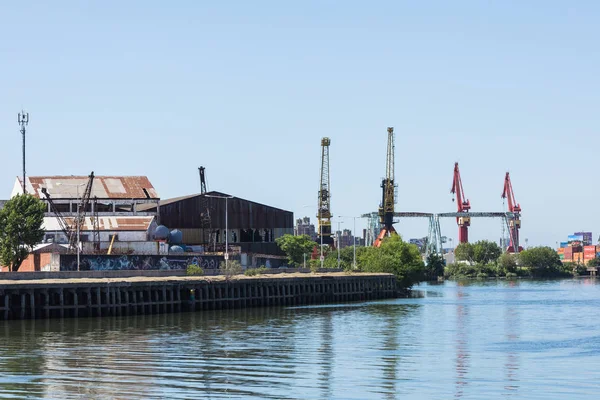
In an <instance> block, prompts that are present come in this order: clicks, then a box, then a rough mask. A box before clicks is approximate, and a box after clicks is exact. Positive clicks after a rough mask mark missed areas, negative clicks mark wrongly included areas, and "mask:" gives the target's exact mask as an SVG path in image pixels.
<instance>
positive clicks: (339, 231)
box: [337, 221, 342, 269]
mask: <svg viewBox="0 0 600 400" xmlns="http://www.w3.org/2000/svg"><path fill="white" fill-rule="evenodd" d="M340 224H342V222H341V221H338V230H337V237H338V240H337V251H338V269H339V268H340V242H341V239H342V231H341V230H340Z"/></svg>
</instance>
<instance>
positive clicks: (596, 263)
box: [587, 257, 600, 268]
mask: <svg viewBox="0 0 600 400" xmlns="http://www.w3.org/2000/svg"><path fill="white" fill-rule="evenodd" d="M599 265H600V258H598V257H594V258H593V259H592V260H589V261H588V262H587V266H588V267H590V268H594V267H597V266H599Z"/></svg>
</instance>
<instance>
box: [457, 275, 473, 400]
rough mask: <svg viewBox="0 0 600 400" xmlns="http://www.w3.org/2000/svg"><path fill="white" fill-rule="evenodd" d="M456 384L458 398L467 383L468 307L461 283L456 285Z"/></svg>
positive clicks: (460, 396) (461, 395)
mask: <svg viewBox="0 0 600 400" xmlns="http://www.w3.org/2000/svg"><path fill="white" fill-rule="evenodd" d="M456 289H457V291H456V299H457V300H456V304H457V305H456V323H457V328H456V344H455V346H456V366H455V369H456V384H455V392H454V397H455V398H457V399H459V398H462V397H463V395H464V389H465V386H466V385H467V384H468V382H469V381H468V379H467V374H468V372H469V357H470V356H469V344H468V341H469V337H468V327H467V326H468V323H469V321H468V318H469V307H468V305H467V304H466V300H467V299H466V293H465V290H464V288H463V286H462V284H458V285H457V286H456Z"/></svg>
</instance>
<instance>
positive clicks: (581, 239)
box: [567, 235, 583, 243]
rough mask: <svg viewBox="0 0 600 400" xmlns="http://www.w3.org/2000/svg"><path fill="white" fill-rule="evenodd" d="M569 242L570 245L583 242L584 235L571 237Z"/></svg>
mask: <svg viewBox="0 0 600 400" xmlns="http://www.w3.org/2000/svg"><path fill="white" fill-rule="evenodd" d="M567 240H568V241H569V243H573V242H583V235H569V236H568V237H567Z"/></svg>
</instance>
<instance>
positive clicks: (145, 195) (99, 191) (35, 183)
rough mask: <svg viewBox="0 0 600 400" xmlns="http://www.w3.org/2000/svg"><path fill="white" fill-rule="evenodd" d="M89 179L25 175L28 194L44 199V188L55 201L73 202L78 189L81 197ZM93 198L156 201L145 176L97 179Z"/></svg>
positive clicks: (156, 197) (19, 184) (93, 187)
mask: <svg viewBox="0 0 600 400" xmlns="http://www.w3.org/2000/svg"><path fill="white" fill-rule="evenodd" d="M88 179H89V178H88V177H87V176H28V177H27V178H26V180H27V192H28V193H31V194H34V195H35V196H37V197H40V198H44V195H43V194H42V188H46V189H47V190H48V192H49V193H50V195H51V196H52V198H54V199H76V198H77V190H78V186H79V195H81V194H83V191H84V190H85V186H86V184H87V182H88ZM17 182H18V184H17V186H20V187H21V190H22V188H23V183H22V181H21V179H20V178H17ZM15 194H16V193H13V195H15ZM94 196H95V197H97V198H98V199H156V200H157V199H159V196H158V193H156V190H155V189H154V186H152V183H150V180H149V179H148V178H147V177H146V176H96V177H94V184H93V185H92V194H91V197H94Z"/></svg>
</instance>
